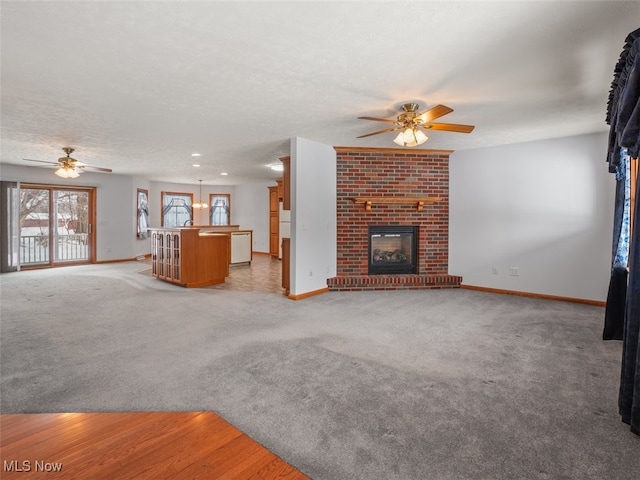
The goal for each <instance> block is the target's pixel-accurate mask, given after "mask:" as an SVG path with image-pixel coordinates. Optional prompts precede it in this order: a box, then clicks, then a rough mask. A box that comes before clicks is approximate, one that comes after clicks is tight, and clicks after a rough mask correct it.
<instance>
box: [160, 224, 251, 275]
mask: <svg viewBox="0 0 640 480" xmlns="http://www.w3.org/2000/svg"><path fill="white" fill-rule="evenodd" d="M149 231H150V233H151V272H152V275H153V276H154V277H156V278H158V279H160V280H164V281H166V282H170V283H175V284H177V285H181V286H183V287H205V286H207V285H215V284H219V283H224V281H225V278H226V277H227V276H228V275H229V264H231V263H249V264H250V263H251V244H252V241H251V237H252V233H253V232H252V231H251V230H240V229H239V227H237V226H235V225H232V226H227V227H226V228H225V229H222V228H220V227H211V226H191V227H177V228H150V229H149ZM234 246H235V249H236V252H235V254H234V253H233V247H234ZM247 251H248V252H247Z"/></svg>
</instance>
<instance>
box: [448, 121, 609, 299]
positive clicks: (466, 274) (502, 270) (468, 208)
mask: <svg viewBox="0 0 640 480" xmlns="http://www.w3.org/2000/svg"><path fill="white" fill-rule="evenodd" d="M606 149H607V134H605V133H599V134H592V135H582V136H576V137H568V138H560V139H553V140H545V141H538V142H530V143H523V144H516V145H506V146H500V147H492V148H481V149H474V150H464V151H460V152H454V153H452V155H451V159H450V220H449V222H450V239H449V272H450V273H451V274H455V275H462V276H463V284H466V285H476V286H482V287H490V288H499V289H507V290H514V291H521V292H530V293H540V294H547V295H555V296H562V297H571V298H581V299H589V300H599V301H604V300H605V299H606V294H607V288H608V282H609V274H610V268H611V237H612V228H613V200H614V192H615V178H614V176H613V175H612V174H610V173H608V169H607V164H606V161H605V159H606ZM494 267H495V268H496V269H497V274H494V273H493V268H494ZM514 267H515V268H517V269H518V276H512V275H510V269H511V268H514Z"/></svg>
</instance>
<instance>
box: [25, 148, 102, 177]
mask: <svg viewBox="0 0 640 480" xmlns="http://www.w3.org/2000/svg"><path fill="white" fill-rule="evenodd" d="M62 150H63V151H64V153H66V154H67V156H66V157H60V158H59V159H58V161H57V162H47V161H45V160H32V159H30V158H25V159H24V160H26V161H27V162H38V163H46V164H48V165H52V166H54V167H56V168H57V170H56V171H55V174H56V175H58V176H59V177H62V178H77V177H79V176H80V173H81V172H83V171H84V170H87V169H88V170H95V171H98V172H106V173H111V172H112V170H111V169H110V168H102V167H93V166H91V165H87V164H86V163H82V162H79V161H78V160H76V159H75V158H71V154H72V153H73V152H74V149H73V148H71V147H64V148H63V149H62Z"/></svg>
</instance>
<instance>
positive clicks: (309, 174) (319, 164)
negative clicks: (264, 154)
mask: <svg viewBox="0 0 640 480" xmlns="http://www.w3.org/2000/svg"><path fill="white" fill-rule="evenodd" d="M336 194H337V191H336V151H335V150H334V149H333V147H330V146H328V145H324V144H321V143H317V142H312V141H310V140H305V139H304V138H299V137H296V138H293V139H292V140H291V275H290V276H291V288H290V293H291V295H301V294H304V293H309V292H315V291H318V290H322V289H324V288H327V278H329V277H334V276H335V275H336V261H337V246H336V242H337V233H336V232H337V220H336Z"/></svg>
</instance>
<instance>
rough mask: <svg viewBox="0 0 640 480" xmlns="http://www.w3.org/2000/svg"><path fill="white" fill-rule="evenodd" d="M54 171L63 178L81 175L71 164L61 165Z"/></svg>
mask: <svg viewBox="0 0 640 480" xmlns="http://www.w3.org/2000/svg"><path fill="white" fill-rule="evenodd" d="M53 173H55V174H56V175H57V176H59V177H61V178H78V177H79V176H80V174H79V173H78V172H76V170H75V168H73V167H70V166H64V167H60V168H59V169H58V170H56V171H55V172H53Z"/></svg>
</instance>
